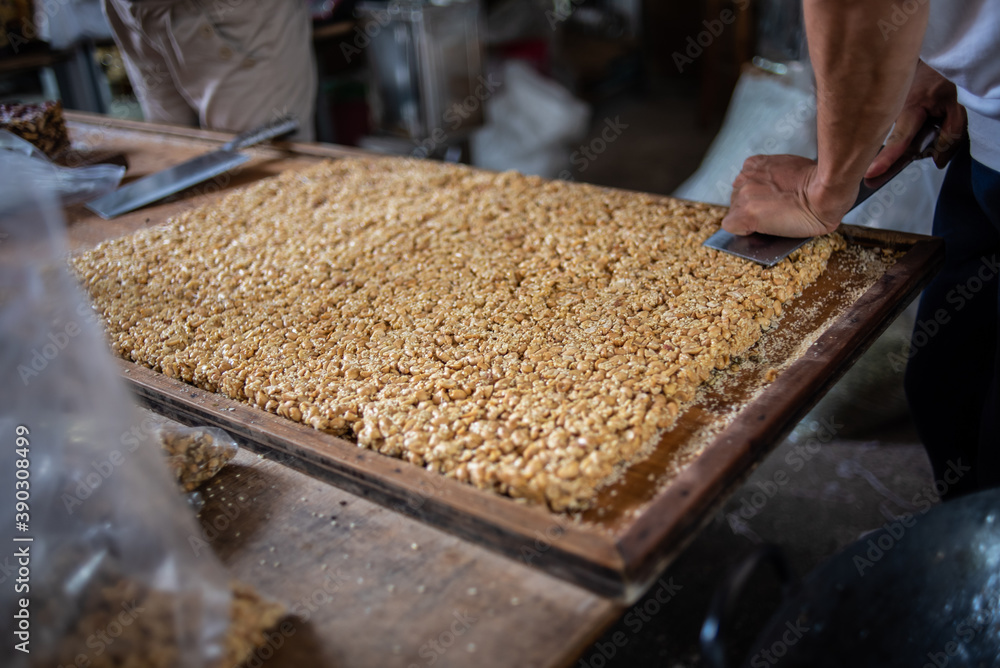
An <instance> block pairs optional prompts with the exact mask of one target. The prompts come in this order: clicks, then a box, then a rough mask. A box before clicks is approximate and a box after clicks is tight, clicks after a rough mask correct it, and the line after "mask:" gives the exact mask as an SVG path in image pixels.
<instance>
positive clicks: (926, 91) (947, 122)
mask: <svg viewBox="0 0 1000 668" xmlns="http://www.w3.org/2000/svg"><path fill="white" fill-rule="evenodd" d="M928 117H935V118H943V119H944V123H943V124H942V126H941V133H940V134H939V135H938V140H937V143H936V144H935V145H934V162H935V164H937V166H938V167H944V166H945V165H947V164H948V161H949V160H951V158H952V156H953V155H954V154H955V151H956V150H958V140H959V139H961V138H962V135H963V134H964V133H965V127H966V125H967V124H968V116H967V115H966V113H965V107H963V106H962V105H960V104H959V103H958V96H957V91H956V89H955V84H953V83H951V82H950V81H948V80H947V79H945V78H944V77H943V76H941V75H940V74H938V73H937V71H936V70H934V69H932V68H931V67H930V66H929V65H927V64H926V63H924V62H923V61H920V62H919V63H917V72H916V75H915V76H914V78H913V84H912V85H911V86H910V92H909V94H908V95H907V96H906V102H905V103H904V105H903V110H902V111H901V112H900V113H899V116H898V117H897V118H896V125H895V126H894V127H893V129H892V132H891V133H890V134H889V138H888V139H887V140H886V141H885V148H883V149H882V151H881V152H880V153H879V154H878V155H877V156H876V157H875V159H874V160H873V161H872V164H871V166H869V167H868V171H867V172H865V178H872V177H874V176H878V175H879V174H881V173H883V172H884V171H885V170H887V169H888V168H889V166H890V165H892V163H894V162H895V161H896V159H897V158H899V156H901V155H902V154H903V151H905V150H906V147H907V146H909V145H910V142H911V141H913V137H914V136H916V134H917V131H919V130H920V127H921V126H922V125H923V124H924V121H926V120H927V118H928Z"/></svg>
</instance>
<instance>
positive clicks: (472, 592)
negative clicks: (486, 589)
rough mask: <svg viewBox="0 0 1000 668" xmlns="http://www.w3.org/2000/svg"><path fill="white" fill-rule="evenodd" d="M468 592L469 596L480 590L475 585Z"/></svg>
mask: <svg viewBox="0 0 1000 668" xmlns="http://www.w3.org/2000/svg"><path fill="white" fill-rule="evenodd" d="M468 593H469V596H475V595H476V594H478V593H479V592H478V591H477V590H476V588H475V587H469V592H468Z"/></svg>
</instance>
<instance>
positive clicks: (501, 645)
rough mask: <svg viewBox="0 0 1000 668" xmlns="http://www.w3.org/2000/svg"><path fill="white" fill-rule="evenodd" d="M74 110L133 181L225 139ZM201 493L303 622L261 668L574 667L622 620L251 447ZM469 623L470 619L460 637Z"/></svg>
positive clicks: (274, 166) (207, 518) (77, 132)
mask: <svg viewBox="0 0 1000 668" xmlns="http://www.w3.org/2000/svg"><path fill="white" fill-rule="evenodd" d="M67 116H68V117H69V120H70V132H71V137H72V138H73V139H74V141H75V142H76V143H77V147H78V148H82V149H87V148H92V149H102V150H103V149H112V150H120V151H122V152H124V153H125V154H126V155H128V157H129V160H130V164H131V165H132V168H131V169H130V172H129V178H136V177H137V176H139V175H142V174H145V173H149V172H150V171H155V170H156V169H160V168H162V167H166V166H169V165H171V164H174V163H176V162H179V161H181V160H184V159H186V158H188V157H191V156H193V155H197V154H198V153H201V152H204V151H205V150H208V149H210V148H211V147H212V145H213V144H219V143H222V142H224V141H226V140H227V139H228V138H229V137H228V136H227V135H224V134H220V133H212V132H205V131H200V130H190V129H186V128H174V127H170V126H150V125H149V124H142V123H134V122H117V121H109V120H107V119H104V118H103V117H100V116H91V115H87V114H80V113H75V112H71V113H68V114H67ZM301 149H302V152H306V153H308V152H312V154H315V155H319V156H327V155H329V156H336V155H344V154H350V153H353V151H351V149H342V148H339V147H331V146H315V145H305V146H304V147H301ZM254 154H255V159H254V160H253V161H252V162H251V163H249V169H251V170H253V171H251V172H250V173H249V174H251V175H265V174H268V173H277V172H278V171H281V169H283V168H284V167H283V166H281V165H284V164H294V163H295V162H296V161H297V160H301V159H302V158H301V155H300V156H293V155H291V154H286V153H285V152H284V151H283V150H280V149H273V148H267V149H257V150H255V151H254ZM299 164H302V163H301V162H300V163H299ZM253 178H260V176H250V175H244V177H239V176H237V177H235V178H234V182H240V181H241V179H243V180H244V181H250V180H252V179H253ZM227 187H228V186H227ZM211 196H212V194H211V193H207V192H206V193H199V192H190V191H189V192H186V193H183V194H182V195H181V197H179V198H178V199H177V200H176V201H174V202H169V203H164V204H159V205H156V206H154V207H150V208H148V209H144V210H141V211H138V212H134V213H132V214H129V215H127V216H123V217H121V218H119V219H116V220H114V221H102V220H100V219H99V218H97V217H96V216H92V215H91V214H89V212H87V211H86V210H85V209H83V208H82V207H74V208H73V209H71V210H70V211H69V212H68V219H69V226H68V234H69V240H70V245H71V247H72V248H74V249H77V250H78V249H81V248H87V247H90V246H92V245H93V244H95V243H97V242H99V241H101V240H104V239H108V238H112V237H115V236H120V235H123V234H128V233H131V232H133V231H135V230H137V229H141V228H142V227H145V226H147V225H149V224H152V221H154V220H156V221H161V220H163V217H164V216H166V215H169V214H172V213H176V212H178V211H181V210H183V209H185V208H187V207H189V206H191V205H192V204H194V203H196V202H201V201H207V199H208V198H210V197H211ZM126 377H127V375H126ZM188 389H192V388H188ZM211 398H212V399H214V400H217V401H225V400H224V399H222V398H221V397H217V396H215V395H211ZM221 408H222V407H221V406H216V407H215V412H216V413H218V412H219V411H220V410H221ZM201 493H202V496H203V497H204V498H205V500H206V505H205V507H204V508H203V509H202V511H201V513H200V520H201V522H202V525H203V527H204V530H205V535H204V539H205V541H206V542H207V543H208V545H207V549H211V550H212V551H213V552H214V553H215V554H217V555H218V556H219V557H220V558H221V559H222V561H223V563H224V564H225V565H226V566H227V567H228V568H229V569H230V571H231V572H232V573H233V575H234V576H235V577H237V578H239V579H241V580H243V581H245V582H247V583H249V584H252V585H254V586H255V587H257V588H258V589H260V591H262V592H263V593H265V594H267V595H269V596H271V597H272V598H274V599H276V600H278V601H281V602H282V603H284V604H285V605H286V606H288V607H289V608H290V609H291V610H292V612H294V613H296V614H297V618H296V619H295V621H294V632H293V633H292V635H289V636H287V637H281V638H278V639H277V640H276V641H275V643H274V644H275V645H276V644H279V643H280V644H281V647H280V648H278V649H277V651H276V652H275V653H274V655H273V657H270V658H268V657H269V656H270V654H271V649H270V648H269V649H266V650H264V651H263V652H261V653H259V654H258V658H260V659H262V660H263V661H262V663H263V665H265V666H272V667H276V668H282V667H284V666H288V667H291V666H296V667H298V666H305V665H309V666H337V667H338V668H346V667H351V666H359V667H368V666H387V667H395V666H400V667H407V666H413V665H416V666H421V667H422V666H427V665H431V663H432V661H433V665H436V666H467V665H470V663H474V664H475V665H479V666H484V667H485V668H491V667H506V666H538V667H549V666H552V667H558V666H567V665H570V664H571V663H573V661H574V660H575V658H576V657H577V656H579V655H580V654H581V653H582V652H583V651H584V650H585V649H586V648H587V647H588V646H589V645H590V644H591V643H592V642H593V641H594V640H596V638H597V637H598V636H599V635H600V634H601V633H602V632H603V630H604V629H605V628H607V627H608V626H609V625H610V624H611V623H613V622H614V620H615V619H616V618H617V617H618V616H619V615H620V613H621V608H620V606H618V605H616V604H615V603H614V602H612V601H609V600H607V599H604V598H601V597H599V596H596V595H594V594H593V593H591V592H589V591H587V590H585V589H582V588H579V587H577V586H574V585H572V584H569V583H567V582H565V581H563V580H560V579H557V578H554V577H552V576H550V575H547V574H545V573H544V572H542V571H539V570H538V569H535V568H532V567H530V566H528V565H526V564H525V563H523V562H521V561H517V560H511V559H507V558H505V557H503V556H500V555H498V554H496V553H495V552H493V551H491V550H488V549H486V548H484V547H481V546H478V545H476V544H473V543H471V542H469V541H466V540H462V539H460V538H456V537H455V536H453V535H450V534H447V533H445V532H442V531H440V530H437V529H435V528H433V527H431V526H428V525H427V524H426V523H424V522H420V521H418V520H415V519H412V518H410V517H408V516H406V515H403V514H400V513H397V512H394V511H392V510H390V509H387V508H385V507H384V506H382V505H378V504H376V503H373V502H371V501H369V500H366V499H364V498H362V497H359V496H357V495H355V494H352V493H351V492H350V491H346V490H343V489H339V488H337V487H334V486H331V485H329V484H328V483H327V482H324V481H322V480H319V479H317V478H314V477H310V476H308V475H304V474H302V473H300V472H298V471H296V470H294V469H293V468H291V467H289V466H286V465H284V464H282V463H280V462H276V461H272V460H268V459H264V458H259V457H258V456H257V455H255V454H253V453H251V452H249V451H245V450H244V451H241V452H240V454H239V455H238V456H237V458H236V460H234V462H233V463H232V464H230V465H229V466H227V467H226V468H224V469H223V470H222V471H221V472H220V474H219V476H218V477H217V478H215V479H214V480H213V481H211V482H210V483H208V484H207V485H206V486H204V487H203V488H202V489H201ZM334 515H336V519H333V516H334ZM333 522H336V524H333ZM352 525H353V526H352ZM413 545H416V546H417V547H416V549H414V548H413ZM203 547H205V546H202V545H200V544H199V549H201V548H203ZM271 548H274V551H273V552H272V549H271ZM345 555H346V556H345ZM275 564H277V565H275ZM324 564H326V568H323V565H324ZM456 614H457V615H458V617H456ZM459 618H461V620H462V621H461V622H460V621H459ZM471 618H475V620H476V621H475V622H470V625H469V626H468V628H467V629H466V628H465V626H464V625H465V623H466V622H469V620H470V619H471ZM459 630H462V631H463V632H462V633H461V634H457V633H456V632H457V631H459ZM512 639H515V640H516V642H512ZM470 644H471V645H472V646H473V647H472V648H471V651H470ZM446 645H447V646H446ZM252 665H258V664H257V663H256V662H254V663H253V664H252Z"/></svg>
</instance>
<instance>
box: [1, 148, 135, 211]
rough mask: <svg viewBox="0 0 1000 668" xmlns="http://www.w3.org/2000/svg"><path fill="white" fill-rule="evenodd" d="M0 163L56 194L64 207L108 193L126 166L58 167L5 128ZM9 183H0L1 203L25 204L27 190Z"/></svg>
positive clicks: (120, 177) (27, 194) (8, 204)
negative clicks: (1, 188) (0, 191)
mask: <svg viewBox="0 0 1000 668" xmlns="http://www.w3.org/2000/svg"><path fill="white" fill-rule="evenodd" d="M0 165H2V166H4V167H6V169H8V170H10V171H11V173H12V174H13V173H18V174H20V175H21V177H22V178H24V179H29V180H31V181H33V182H34V183H36V184H38V185H39V187H40V188H43V189H44V190H45V192H47V193H51V194H52V195H54V196H57V197H59V200H60V201H61V202H62V204H63V206H71V205H73V204H78V203H80V202H87V201H89V200H92V199H94V198H97V197H100V196H101V195H104V194H105V193H109V192H111V191H112V190H114V189H115V188H117V187H118V184H119V183H121V180H122V177H123V176H125V168H124V167H122V166H120V165H90V166H88V167H74V168H69V167H59V166H57V165H55V164H53V163H52V162H51V161H50V160H49V159H48V158H47V157H46V155H45V154H44V153H42V152H41V151H39V150H38V149H37V148H35V146H34V145H33V144H32V143H31V142H29V141H26V140H24V139H21V138H20V137H18V136H17V135H15V134H14V133H12V132H8V131H6V130H0ZM8 186H9V184H7V183H5V184H4V186H3V187H4V191H3V202H4V205H3V206H5V207H9V208H15V207H17V206H18V205H19V202H20V200H24V204H25V205H27V204H28V197H29V193H28V191H26V190H21V189H15V188H10V187H8Z"/></svg>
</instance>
